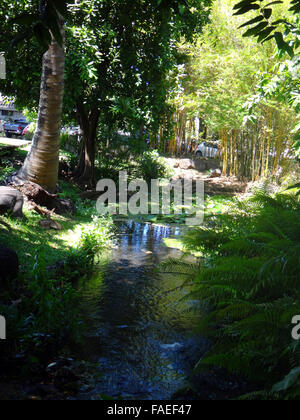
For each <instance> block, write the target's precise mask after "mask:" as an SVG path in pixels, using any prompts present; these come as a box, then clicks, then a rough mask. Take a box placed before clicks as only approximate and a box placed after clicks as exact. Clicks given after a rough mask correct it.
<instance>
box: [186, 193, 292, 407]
mask: <svg viewBox="0 0 300 420" xmlns="http://www.w3.org/2000/svg"><path fill="white" fill-rule="evenodd" d="M184 244H185V248H186V250H187V251H189V250H193V251H195V250H197V251H200V252H202V254H203V256H204V258H203V261H202V264H201V265H199V269H198V271H197V274H194V273H193V278H194V292H193V295H194V294H195V293H196V295H197V297H198V298H199V299H200V300H205V301H206V302H209V304H210V310H209V311H208V312H207V314H206V315H205V316H204V317H203V318H202V321H201V325H199V332H201V333H202V334H205V335H207V336H209V337H210V338H212V339H213V343H214V344H213V346H212V348H211V350H210V351H209V353H207V354H206V355H205V356H204V357H203V359H201V360H200V361H199V363H198V364H197V366H196V369H201V370H203V369H210V368H212V367H216V366H218V367H221V368H225V369H227V370H228V371H230V372H232V373H234V374H238V375H241V376H243V377H247V378H249V380H250V381H252V383H253V384H255V386H256V387H257V389H258V391H259V392H257V393H256V394H250V395H247V396H244V397H243V398H246V399H278V398H279V399H281V398H285V399H289V398H291V399H299V398H300V371H299V369H300V344H299V343H298V342H296V341H293V339H292V335H291V332H292V328H293V325H292V318H293V317H294V316H295V315H300V287H299V286H300V283H299V282H300V278H299V273H300V200H299V194H298V195H297V194H296V193H295V194H294V193H284V194H279V195H276V196H274V197H272V196H269V195H266V194H263V193H257V194H256V195H255V196H254V198H251V199H250V200H248V201H247V202H244V203H239V204H237V205H236V206H235V207H234V208H233V209H232V211H231V212H230V213H228V214H226V215H220V216H218V217H214V218H213V219H211V220H210V221H208V223H207V226H206V227H201V228H197V229H194V230H191V231H190V232H189V233H188V234H187V235H186V237H185V238H184Z"/></svg>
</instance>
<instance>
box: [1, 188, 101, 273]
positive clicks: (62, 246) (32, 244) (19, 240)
mask: <svg viewBox="0 0 300 420" xmlns="http://www.w3.org/2000/svg"><path fill="white" fill-rule="evenodd" d="M67 189H69V191H70V193H69V194H68V191H67ZM63 190H64V193H63V194H62V195H63V196H70V195H71V196H72V198H73V199H74V195H76V193H77V191H76V187H74V186H70V185H67V184H66V183H65V184H64V185H63ZM76 202H77V212H76V214H75V215H74V217H73V218H71V217H66V216H58V215H54V216H53V217H52V219H53V220H55V221H56V222H58V223H59V224H60V225H61V226H62V230H61V231H55V230H45V229H43V228H42V227H41V226H40V225H39V223H40V221H41V220H43V217H42V216H40V215H39V214H37V213H35V212H31V211H28V210H26V209H25V210H24V216H25V217H24V219H23V220H21V221H20V220H17V219H15V218H12V217H9V216H0V242H1V243H3V244H5V245H6V246H8V247H10V248H12V249H13V250H14V251H16V253H17V254H18V256H19V259H20V264H21V266H22V270H23V271H28V270H29V269H31V268H32V267H33V265H34V263H35V256H36V252H37V250H39V251H41V252H42V253H43V254H44V255H45V259H46V264H47V265H52V264H54V263H56V262H57V261H58V260H62V261H63V260H66V259H67V258H68V256H69V255H70V253H72V252H74V251H75V250H76V249H78V247H79V246H80V240H81V233H82V230H83V229H84V228H86V227H87V226H89V225H90V224H91V223H92V217H93V216H94V215H95V214H96V209H95V208H94V207H95V203H93V202H89V201H87V202H85V203H82V202H80V201H78V198H77V200H76ZM103 220H104V219H103Z"/></svg>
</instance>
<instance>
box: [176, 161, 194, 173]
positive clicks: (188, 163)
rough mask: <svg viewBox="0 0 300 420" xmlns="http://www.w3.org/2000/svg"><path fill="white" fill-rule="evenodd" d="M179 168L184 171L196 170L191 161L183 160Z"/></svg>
mask: <svg viewBox="0 0 300 420" xmlns="http://www.w3.org/2000/svg"><path fill="white" fill-rule="evenodd" d="M179 167H180V169H183V170H188V169H195V164H194V162H193V161H192V160H191V159H181V161H180V162H179Z"/></svg>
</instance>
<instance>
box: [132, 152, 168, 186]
mask: <svg viewBox="0 0 300 420" xmlns="http://www.w3.org/2000/svg"><path fill="white" fill-rule="evenodd" d="M138 163H139V168H138V176H140V177H141V178H143V179H144V180H145V181H147V182H148V183H150V182H151V180H152V179H159V178H166V179H169V178H171V177H172V175H173V170H172V168H171V167H170V165H169V164H168V163H167V161H166V159H164V158H163V157H161V156H160V155H159V153H158V151H157V150H153V151H147V152H144V153H143V155H142V156H141V157H140V158H139V159H138Z"/></svg>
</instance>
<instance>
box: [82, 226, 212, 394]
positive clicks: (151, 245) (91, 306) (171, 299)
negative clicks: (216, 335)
mask: <svg viewBox="0 0 300 420" xmlns="http://www.w3.org/2000/svg"><path fill="white" fill-rule="evenodd" d="M180 234H181V231H180V229H179V228H176V227H174V228H173V227H172V228H168V227H162V226H154V225H150V224H139V223H135V222H133V221H131V222H128V223H124V224H122V223H121V224H120V225H119V240H118V243H117V247H116V249H114V250H113V251H112V254H111V255H110V256H109V262H108V264H105V265H104V266H103V267H102V268H100V269H99V272H98V273H97V274H96V275H94V277H93V278H92V279H91V280H90V281H89V282H88V284H87V286H86V287H85V290H84V292H83V302H84V304H83V305H84V316H85V318H86V319H85V322H86V324H87V325H88V334H87V337H86V339H85V343H84V354H83V355H82V357H84V358H85V360H90V361H92V362H96V366H97V371H98V373H99V377H98V378H99V379H97V381H96V384H95V386H94V387H93V388H94V389H93V390H92V391H90V390H89V392H88V397H89V398H94V397H95V398H96V396H97V395H101V394H105V395H109V396H111V397H113V398H119V397H121V398H124V399H151V400H152V399H161V400H163V399H170V398H172V396H173V395H174V393H175V392H177V391H178V390H180V389H182V388H184V387H185V386H186V385H188V378H189V375H190V373H191V370H192V368H193V366H194V365H195V363H196V362H197V361H198V360H199V358H200V357H201V356H202V355H203V353H204V352H205V351H206V350H207V348H208V344H207V342H206V341H205V340H203V339H201V338H199V337H198V338H197V336H195V335H193V333H192V332H193V328H194V326H195V324H196V322H197V319H198V317H199V312H197V311H196V310H194V309H195V307H196V306H197V304H198V302H196V301H193V300H192V299H190V298H189V297H187V296H188V294H189V291H190V288H191V285H188V284H187V281H186V280H187V277H186V276H185V277H184V276H177V275H174V274H161V273H159V272H157V270H156V269H157V267H158V265H159V263H161V262H162V261H164V260H165V259H167V258H169V257H180V256H181V253H180V251H177V250H175V249H170V248H167V247H166V246H165V244H164V242H163V240H164V239H165V238H169V237H176V236H178V235H180ZM85 396H87V394H86V395H85Z"/></svg>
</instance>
